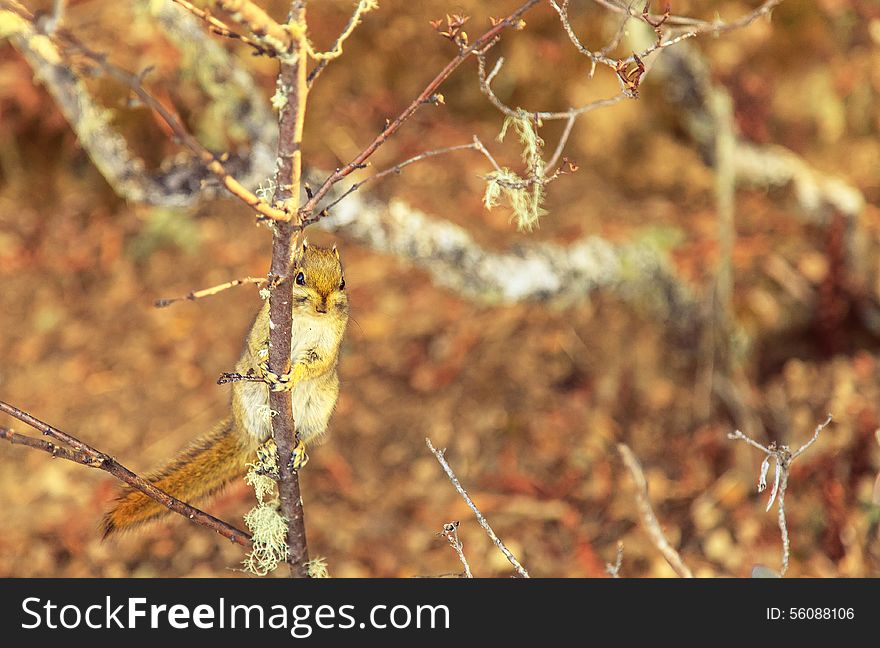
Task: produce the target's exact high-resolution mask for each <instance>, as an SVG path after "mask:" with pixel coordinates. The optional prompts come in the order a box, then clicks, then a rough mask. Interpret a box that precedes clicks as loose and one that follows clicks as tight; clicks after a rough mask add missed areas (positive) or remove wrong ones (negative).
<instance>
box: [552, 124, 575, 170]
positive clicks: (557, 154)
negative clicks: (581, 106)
mask: <svg viewBox="0 0 880 648" xmlns="http://www.w3.org/2000/svg"><path fill="white" fill-rule="evenodd" d="M575 121H577V115H569V116H568V121H567V122H565V130H563V131H562V135H561V136H560V137H559V142H558V143H557V144H556V150H555V151H553V157H551V158H550V161H549V162H547V167H546V169H547V170H546V171H545V174H547V175H549V174H550V173H551V172H550V169H552V168H553V167H555V166H556V163H557V162H559V159H560V158H561V157H562V151H564V150H565V145H566V144H568V138H569V137H570V136H571V130H572V128H574V123H575Z"/></svg>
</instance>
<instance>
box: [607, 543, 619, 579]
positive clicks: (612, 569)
mask: <svg viewBox="0 0 880 648" xmlns="http://www.w3.org/2000/svg"><path fill="white" fill-rule="evenodd" d="M622 565H623V543H622V542H619V541H618V543H617V558H616V559H615V560H614V563H605V571H606V572H608V575H609V576H611V578H620V568H621V566H622Z"/></svg>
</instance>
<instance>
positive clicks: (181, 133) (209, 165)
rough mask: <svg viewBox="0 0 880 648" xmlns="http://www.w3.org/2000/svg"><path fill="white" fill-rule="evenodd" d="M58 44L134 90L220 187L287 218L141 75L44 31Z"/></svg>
mask: <svg viewBox="0 0 880 648" xmlns="http://www.w3.org/2000/svg"><path fill="white" fill-rule="evenodd" d="M0 7H2V8H4V9H6V10H8V11H11V12H13V13H15V14H16V15H18V16H19V17H20V18H22V19H24V20H26V21H28V22H30V23H31V24H32V25H33V26H34V29H35V30H36V31H38V32H39V31H40V30H39V26H38V25H37V23H36V21H35V18H34V15H33V14H32V13H31V12H30V11H29V10H28V9H27V8H26V7H24V6H23V5H21V4H20V3H19V2H17V1H16V0H0ZM46 35H47V36H48V37H49V38H50V39H51V40H52V41H53V43H55V44H56V45H57V46H58V47H59V53H66V51H67V50H74V51H76V52H79V53H80V54H82V55H83V56H85V57H87V58H88V59H89V60H91V61H92V62H93V63H94V64H95V65H97V66H98V67H99V68H100V69H101V70H102V71H103V72H105V73H106V74H107V75H108V76H110V77H112V78H114V79H116V80H117V81H119V82H121V83H122V84H123V85H125V86H127V87H128V88H129V89H130V90H131V91H132V92H134V93H135V94H136V95H137V97H138V99H140V101H141V102H142V103H143V104H144V105H146V106H147V107H149V108H150V109H151V110H152V111H153V112H155V113H156V114H157V115H158V116H159V117H160V118H161V119H162V121H163V122H165V124H166V125H167V126H168V128H170V129H171V131H172V133H174V136H175V138H177V140H178V141H179V142H180V143H182V144H183V145H184V146H186V147H187V148H188V149H190V151H192V152H193V153H195V155H196V156H197V157H198V158H199V159H200V160H201V162H202V164H204V165H205V168H206V169H208V171H210V172H211V173H213V174H214V175H215V176H217V178H218V179H219V180H220V182H221V183H222V184H223V186H224V187H225V188H226V189H227V190H228V191H229V192H230V193H231V194H232V195H234V196H235V197H236V198H238V199H239V200H242V201H243V202H244V203H245V204H247V205H248V206H249V207H250V208H251V209H253V210H254V211H256V212H257V213H259V214H260V215H261V216H264V217H265V218H268V219H270V220H274V221H289V220H290V218H291V215H290V213H289V212H288V211H286V210H284V209H279V208H276V207H274V206H272V205H270V204H269V203H267V202H266V201H265V200H262V199H261V198H259V197H258V196H257V195H256V194H254V193H253V192H251V191H249V190H248V189H247V188H245V187H244V185H242V184H241V183H240V182H239V181H238V180H237V179H236V178H235V177H233V176H232V175H231V174H230V173H229V172H228V171H227V170H226V167H225V166H224V164H223V159H224V156H217V155H215V154H214V153H212V152H211V151H209V150H208V149H207V148H205V147H204V146H203V145H202V144H201V142H199V141H198V140H197V139H196V138H195V137H194V136H193V135H191V134H190V133H189V132H188V131H187V130H186V128H185V127H184V126H183V124H182V123H181V122H180V120H179V119H178V118H177V117H176V116H175V115H174V114H173V113H172V112H171V111H170V110H169V109H167V108H166V107H165V106H164V105H163V104H162V103H161V102H160V101H159V100H158V99H156V98H155V97H154V96H153V95H151V94H150V93H149V92H147V90H146V89H145V88H144V86H143V75H135V74H132V73H130V72H128V71H126V70H123V69H122V68H119V67H117V66H115V65H113V64H111V63H109V62H108V61H107V58H106V56H104V55H103V54H100V53H98V52H95V51H93V50H92V49H90V48H89V47H88V46H86V45H85V44H84V43H82V42H81V41H80V40H79V39H77V38H76V37H75V36H73V34H71V33H70V32H69V31H67V30H64V29H55V30H54V31H53V32H52V33H51V34H46Z"/></svg>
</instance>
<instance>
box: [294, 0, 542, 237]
mask: <svg viewBox="0 0 880 648" xmlns="http://www.w3.org/2000/svg"><path fill="white" fill-rule="evenodd" d="M536 4H538V0H528V1H527V2H525V3H524V4H522V5H521V6H520V7H519V8H518V9H516V10H515V11H513V13H511V14H510V15H509V16H508V17H507V18H505V19H503V20H499V21H497V22H495V23H494V24H493V25H492V27H491V28H490V29H489V30H488V31H487V32H486V33H484V34H483V35H482V36H480V37H479V38H478V39H477V40H475V41H474V42H473V43H472V44H471V45H468V46H467V47H464V48H461V49H460V50H459V52H458V54H457V55H456V56H455V57H454V58H453V59H452V60H451V61H449V63H447V64H446V66H445V67H444V68H443V69H442V70H441V71H440V72H439V73H438V74H437V75H436V76H435V77H434V78H433V79H432V80H431V81H430V82H429V83H428V85H427V86H425V88H424V90H422V92H421V93H420V94H419V95H418V96H417V97H416V98H415V99H414V100H413V101H412V102H411V103H410V104H409V105H408V106H407V107H406V108H405V109H404V110H403V112H401V113H400V114H399V115H398V116H397V117H396V118H394V119H393V120H389V121H388V122H387V124H386V126H385V128H383V129H382V132H380V133H379V134H378V135H377V136H376V137H375V138H374V139H373V141H372V142H370V144H368V145H367V147H366V148H364V149H363V150H362V151H361V152H360V153H358V154H357V155H356V156H355V157H354V158H353V159H352V160H351V161H350V162H348V164H346V165H344V166H342V167H340V168H338V169H336V171H334V172H333V173H331V174H330V175H329V176H328V177H327V178H326V179H325V180H324V182H322V183H321V186H320V187H318V189H317V190H316V191H315V193H314V194H313V195H312V197H311V198H310V199H309V200H308V202H306V204H305V205H303V206H302V207H300V209H299V214H300V218H301V219H303V220H309V221H310V222H312V219H311V217H312V216H313V215H314V214H315V212H316V211H317V209H316V208H317V206H318V204H319V203H320V201H321V199H322V198H324V196H325V195H327V193H328V192H329V191H330V190H331V189H332V188H333V186H334V185H335V184H336V183H337V182H339V181H340V180H342V179H343V178H345V177H346V176H348V175H349V174H351V173H352V172H353V171H355V170H357V169H360V168H363V164H364V163H365V162H366V161H367V160H368V159H369V158H370V156H372V155H373V153H375V152H376V150H377V149H378V148H379V147H380V146H382V145H383V144H384V143H385V142H386V141H387V140H388V138H389V137H391V136H392V135H394V134H395V133H396V132H397V131H398V130H399V129H400V127H401V126H402V125H403V124H404V122H406V121H407V120H408V119H409V118H410V117H412V116H413V114H415V112H416V111H417V110H418V109H419V108H420V107H421V106H422V105H424V104H425V103H432V102H431V101H430V98H431V97H432V96H434V95H435V93H436V92H437V89H438V88H439V87H440V85H441V84H442V83H443V82H444V81H446V79H448V78H449V76H450V75H451V74H452V73H453V72H454V71H455V70H456V69H457V68H458V67H459V66H460V65H461V64H462V63H463V62H464V61H465V60H466V59H467V58H468V57H469V56H471V55H472V54H475V53H477V52H481V53H482V52H484V51H485V49H486V48H487V47H489V46H491V45H490V44H494V43H495V42H496V39H497V38H498V36H499V35H500V34H501V32H502V31H504V30H505V29H507V28H509V27H513V28H515V27H517V26H519V25H520V20H521V19H522V16H523V14H525V13H526V12H527V11H528V10H529V9H531V8H532V7H534V6H535V5H536ZM319 218H320V215H319Z"/></svg>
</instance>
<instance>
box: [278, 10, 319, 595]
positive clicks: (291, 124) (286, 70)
mask: <svg viewBox="0 0 880 648" xmlns="http://www.w3.org/2000/svg"><path fill="white" fill-rule="evenodd" d="M305 12H306V10H305V2H300V1H299V0H294V2H293V3H292V4H291V8H290V15H289V19H288V25H296V26H298V29H299V32H300V33H301V34H303V35H302V36H301V37H300V39H299V40H297V41H296V42H294V43H293V45H292V49H291V53H292V55H291V57H289V58H287V59H282V60H281V67H280V70H279V73H278V81H277V95H278V97H279V99H280V103H281V109H280V111H279V115H278V160H277V163H276V164H277V166H276V169H277V170H276V173H275V180H274V185H275V195H274V197H273V202H274V203H275V204H284V205H287V204H292V203H294V202H295V201H296V200H298V199H299V195H300V184H301V180H302V134H303V123H304V120H305V110H306V100H307V98H308V87H307V85H306V66H307V50H306V47H305V43H304V38H305V36H304V34H305V24H306V13H305ZM291 212H292V213H295V212H293V210H291ZM298 227H299V224H298V223H291V222H276V223H274V224H273V227H272V263H271V267H270V269H269V282H270V285H272V286H273V287H272V288H271V290H270V293H269V367H270V369H271V370H272V371H274V372H275V373H276V374H278V375H279V376H280V375H283V374H286V373H288V372H289V371H290V349H291V341H292V335H293V333H292V330H293V306H292V305H293V282H292V281H285V280H286V279H288V278H289V276H290V269H291V263H292V261H293V258H294V254H295V253H296V250H295V238H294V232H295V230H296V229H297V228H298ZM269 408H270V409H271V410H272V412H275V413H276V414H275V416H273V417H272V434H273V435H274V438H275V445H276V447H277V448H278V493H279V499H280V500H281V505H280V510H281V515H283V516H284V517H285V519H286V520H287V525H288V526H287V546H288V547H289V548H290V552H289V554H288V559H287V561H288V565H289V567H290V575H291V576H294V577H299V578H306V577H307V576H308V567H307V563H308V561H309V550H308V544H307V543H306V529H305V520H304V516H303V506H302V496H301V495H300V487H299V476H298V475H297V472H296V471H295V470H293V469H292V467H291V459H292V457H293V450H294V448H295V446H296V443H297V433H296V424H295V422H294V416H295V413H294V412H293V410H292V403H291V393H290V391H271V390H270V391H269Z"/></svg>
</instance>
